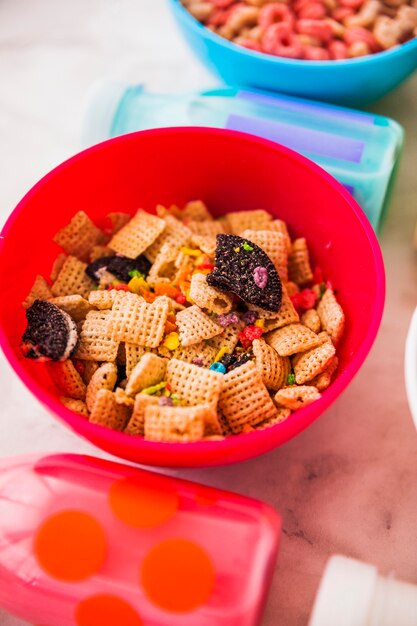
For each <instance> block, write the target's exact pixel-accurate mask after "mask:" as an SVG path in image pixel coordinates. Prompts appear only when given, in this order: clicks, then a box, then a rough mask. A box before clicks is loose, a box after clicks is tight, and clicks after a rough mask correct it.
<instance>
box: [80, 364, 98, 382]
mask: <svg viewBox="0 0 417 626" xmlns="http://www.w3.org/2000/svg"><path fill="white" fill-rule="evenodd" d="M77 363H78V364H80V366H81V369H80V371H81V377H82V379H83V381H84V382H85V384H86V385H88V383H89V382H90V380H91V379H92V377H93V374H94V372H96V371H97V370H98V368H99V367H100V363H97V361H82V360H81V359H77Z"/></svg>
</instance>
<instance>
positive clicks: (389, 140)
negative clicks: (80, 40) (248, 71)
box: [83, 81, 403, 228]
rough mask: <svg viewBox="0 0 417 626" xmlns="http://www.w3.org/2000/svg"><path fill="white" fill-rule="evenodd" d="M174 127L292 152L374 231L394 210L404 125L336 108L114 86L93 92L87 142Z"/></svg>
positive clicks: (252, 95)
mask: <svg viewBox="0 0 417 626" xmlns="http://www.w3.org/2000/svg"><path fill="white" fill-rule="evenodd" d="M167 126H212V127H220V128H229V129H232V130H239V131H243V132H248V133H252V134H254V135H259V136H261V137H265V138H267V139H271V140H273V141H276V142H278V143H281V144H283V145H285V146H288V147H289V148H292V149H294V150H296V151H297V152H300V153H302V154H304V155H305V156H307V157H308V158H310V159H312V160H313V161H315V162H316V163H318V164H319V165H320V166H321V167H323V168H324V169H325V170H327V171H328V172H329V173H330V174H332V175H333V176H334V177H335V178H337V179H338V180H339V181H340V182H341V183H342V184H343V185H344V186H345V187H346V188H347V189H348V191H350V192H351V193H352V194H353V195H354V197H355V198H356V200H357V201H358V202H359V204H360V205H361V206H362V208H363V209H364V211H365V213H366V214H367V216H368V218H369V220H370V222H371V223H372V225H373V226H374V228H378V225H379V223H380V221H381V217H382V215H383V213H384V208H385V207H386V205H387V202H388V198H389V191H390V188H391V185H392V181H393V179H394V173H395V171H396V165H397V163H398V160H399V156H400V154H401V147H402V142H403V130H402V128H401V126H399V124H397V122H395V121H393V120H390V119H388V118H386V117H383V116H380V115H374V114H371V113H364V112H362V111H354V110H350V109H344V108H340V107H336V106H333V105H330V104H325V103H319V102H310V101H308V100H301V99H297V98H292V97H289V96H283V95H280V94H271V93H267V92H261V91H255V90H251V91H249V90H247V89H245V90H242V89H239V88H234V87H222V88H218V89H213V90H211V91H207V92H202V93H194V94H179V95H175V94H174V95H171V94H170V95H161V94H153V93H149V92H147V91H146V90H145V89H144V87H143V86H142V85H126V84H123V83H118V82H114V81H105V82H103V81H102V82H100V83H99V84H97V85H96V86H95V87H94V88H93V90H92V93H91V95H90V97H89V105H88V107H87V113H86V116H85V120H84V129H83V142H84V144H86V145H92V144H94V143H97V142H99V141H102V140H104V139H107V138H109V137H115V136H118V135H123V134H126V133H130V132H133V131H136V130H144V129H148V128H155V127H167Z"/></svg>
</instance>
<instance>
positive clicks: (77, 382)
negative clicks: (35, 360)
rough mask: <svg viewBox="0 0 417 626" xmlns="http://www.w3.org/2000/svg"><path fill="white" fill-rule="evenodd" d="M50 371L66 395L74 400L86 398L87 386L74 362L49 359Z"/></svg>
mask: <svg viewBox="0 0 417 626" xmlns="http://www.w3.org/2000/svg"><path fill="white" fill-rule="evenodd" d="M46 366H47V369H48V372H49V374H50V376H51V378H52V380H53V381H54V383H55V384H56V386H57V387H58V389H59V390H60V391H61V393H63V394H64V395H65V396H67V397H69V398H73V400H84V399H85V393H86V387H85V384H84V381H83V379H82V378H81V376H80V374H79V373H78V372H77V370H76V369H75V366H74V363H73V362H72V361H71V360H70V359H68V360H67V361H48V362H47V363H46Z"/></svg>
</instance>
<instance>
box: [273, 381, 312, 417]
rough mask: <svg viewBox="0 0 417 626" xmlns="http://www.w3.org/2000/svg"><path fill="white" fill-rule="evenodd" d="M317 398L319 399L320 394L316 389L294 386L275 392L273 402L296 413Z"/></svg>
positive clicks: (306, 386)
mask: <svg viewBox="0 0 417 626" xmlns="http://www.w3.org/2000/svg"><path fill="white" fill-rule="evenodd" d="M319 398H321V394H320V392H319V391H318V389H316V387H310V386H308V385H294V386H293V387H285V388H284V389H280V390H279V391H277V393H276V394H275V397H274V400H275V402H276V403H277V404H278V405H279V406H281V407H284V408H287V409H291V411H297V410H298V409H301V408H302V407H303V406H307V405H308V404H311V403H312V402H315V401H316V400H318V399H319Z"/></svg>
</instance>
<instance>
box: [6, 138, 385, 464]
mask: <svg viewBox="0 0 417 626" xmlns="http://www.w3.org/2000/svg"><path fill="white" fill-rule="evenodd" d="M192 199H202V200H204V201H205V202H206V203H207V204H208V206H209V207H210V209H211V210H212V211H213V212H214V214H215V215H221V214H223V213H225V212H227V211H231V210H235V211H236V210H248V209H255V208H256V209H261V208H262V209H266V210H267V211H270V212H271V213H273V214H274V215H275V216H276V217H279V218H282V219H284V220H286V221H287V222H288V225H289V227H290V231H291V234H292V236H305V237H306V238H307V240H308V243H309V246H310V250H311V253H312V256H313V260H314V262H315V263H317V264H319V265H320V266H321V267H322V269H323V271H324V273H325V276H326V277H327V278H328V279H330V280H331V281H332V283H333V285H334V287H335V288H336V289H337V291H338V299H339V301H340V303H341V305H342V306H343V308H344V311H345V314H346V318H347V325H346V331H345V337H344V339H343V342H342V344H341V346H340V348H339V349H338V354H339V359H340V366H339V369H338V372H337V376H336V378H335V380H334V382H333V383H332V385H331V386H330V387H329V389H328V390H326V391H325V392H324V394H323V396H322V398H321V399H320V400H318V401H317V402H315V403H314V404H312V405H310V406H308V407H306V408H304V409H302V410H300V411H298V412H297V413H295V414H293V415H291V417H290V418H289V419H288V420H287V421H285V422H283V423H281V424H278V425H276V426H274V427H273V428H270V429H267V430H264V431H255V432H253V433H249V434H243V435H238V436H234V437H230V438H228V439H225V440H224V441H219V442H202V443H193V444H162V443H154V442H148V441H144V440H143V439H141V438H136V437H131V436H128V435H124V434H122V433H118V432H114V431H111V430H108V429H106V428H103V427H100V426H96V425H93V424H90V423H89V422H87V421H86V420H85V419H84V418H82V417H80V416H78V415H76V414H74V413H72V412H71V411H69V410H68V409H66V408H65V407H64V406H62V405H61V403H60V402H59V400H58V398H57V396H58V393H57V390H56V389H55V387H54V386H53V385H52V383H51V381H50V379H49V377H48V375H47V373H46V371H45V368H44V366H43V365H42V364H36V363H33V362H31V361H29V360H25V359H23V358H22V356H21V354H20V351H19V342H20V337H21V335H22V332H23V329H24V327H25V315H24V310H23V308H22V306H21V302H22V300H23V299H24V297H25V296H26V294H27V292H28V291H29V289H30V287H31V284H32V282H33V280H34V277H35V275H36V274H37V273H39V274H43V275H45V276H49V273H50V269H51V265H52V262H53V260H54V259H55V257H56V255H57V253H58V252H59V249H58V247H57V246H56V245H55V244H54V243H53V242H52V237H53V235H54V234H55V233H56V232H57V230H59V228H61V227H62V226H63V225H65V224H66V223H67V222H68V221H69V219H70V218H71V216H72V215H73V214H74V213H75V212H76V211H78V210H80V209H83V210H85V211H86V212H87V213H88V214H89V215H90V217H91V218H92V219H93V220H95V221H96V222H97V223H98V224H100V223H103V217H104V215H105V214H106V213H108V212H111V211H129V212H131V213H132V214H133V213H134V212H135V211H136V210H137V209H138V208H139V207H141V208H144V209H146V210H148V211H154V209H155V206H156V204H166V205H170V204H172V203H176V204H179V205H181V204H184V203H185V202H187V201H189V200H192ZM2 235H3V239H0V269H1V275H2V276H7V277H8V279H7V280H6V281H4V282H3V286H2V298H1V302H0V343H1V345H2V348H3V350H4V352H5V354H6V356H7V358H8V359H9V361H10V363H11V365H12V367H13V368H14V369H15V371H16V373H17V374H18V376H19V377H20V378H21V379H22V381H23V382H24V383H25V384H26V385H27V387H28V388H29V389H30V390H31V391H32V392H33V393H34V394H35V396H36V397H37V398H38V399H39V400H40V401H41V402H42V403H43V404H44V405H45V406H46V407H47V408H48V409H49V410H50V411H51V412H52V414H53V415H55V416H56V417H58V418H59V419H60V420H62V421H63V422H65V423H66V424H67V425H68V426H69V427H70V428H71V429H72V430H74V431H75V432H77V433H78V434H80V435H82V436H83V437H85V438H86V439H88V440H89V441H91V442H92V443H93V444H95V445H97V446H99V447H100V448H103V449H104V450H107V451H108V452H110V453H112V454H114V455H116V456H119V457H123V458H126V459H129V460H131V461H136V462H140V463H148V464H151V465H160V466H203V465H218V464H224V463H232V462H235V461H240V460H243V459H248V458H251V457H254V456H257V455H259V454H261V453H263V452H266V451H267V450H271V449H272V448H274V447H276V446H278V445H280V444H282V443H284V442H285V441H288V440H289V439H291V438H292V437H294V436H295V435H296V434H298V433H299V432H300V431H302V430H303V429H304V428H306V427H307V426H308V425H309V424H311V422H313V420H315V419H316V418H317V417H318V416H319V415H320V414H321V413H323V411H324V410H325V409H326V408H327V407H328V406H329V405H330V404H331V403H332V402H333V401H334V400H335V398H336V397H337V396H338V395H339V394H340V393H341V391H343V389H345V387H346V386H347V385H348V383H349V382H350V380H351V379H352V377H353V376H354V375H355V373H356V372H357V371H358V369H359V367H360V365H361V364H362V362H363V361H364V359H365V357H366V355H367V353H368V352H369V349H370V347H371V345H372V343H373V341H374V339H375V336H376V333H377V330H378V327H379V324H380V320H381V315H382V310H383V303H384V285H385V281H384V268H383V262H382V257H381V252H380V249H379V245H378V242H377V240H376V237H375V235H374V233H373V231H372V229H371V227H370V225H369V223H368V220H367V219H366V217H365V216H364V214H363V212H362V210H361V209H360V207H359V206H358V205H357V203H356V202H355V200H354V199H353V198H352V197H351V196H350V195H349V194H348V193H347V192H346V191H345V190H344V189H343V187H342V186H341V185H340V184H339V183H337V182H336V181H335V180H334V179H333V178H332V177H331V176H329V175H328V174H326V173H325V172H324V171H323V170H322V169H321V168H319V167H318V166H316V165H314V164H313V163H311V162H310V161H309V160H307V159H305V158H304V157H302V156H300V155H298V154H296V153H295V152H293V151H292V150H289V149H287V148H284V147H282V146H279V145H277V144H275V143H271V142H269V141H266V140H264V139H259V138H255V137H252V136H249V135H246V134H242V133H236V132H232V131H225V130H213V129H205V128H175V129H158V130H152V131H144V132H139V133H134V134H131V135H126V136H123V137H120V138H117V139H112V140H110V141H106V142H104V143H102V144H99V145H97V146H95V147H93V148H90V149H89V150H86V151H84V152H82V153H80V154H78V155H76V156H75V157H73V158H72V159H70V160H68V161H66V162H65V163H63V164H62V165H60V166H59V167H57V168H56V169H54V170H53V171H52V172H51V173H50V174H48V175H47V176H45V177H44V178H43V179H42V180H41V181H40V182H39V183H38V184H37V185H35V187H34V188H33V189H32V190H31V191H30V192H29V193H28V194H27V195H26V196H25V197H24V198H23V200H22V201H21V202H20V203H19V205H18V206H17V208H16V209H15V210H14V212H13V213H12V215H11V216H10V218H9V220H8V222H7V223H6V225H5V227H4V229H3V232H2Z"/></svg>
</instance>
